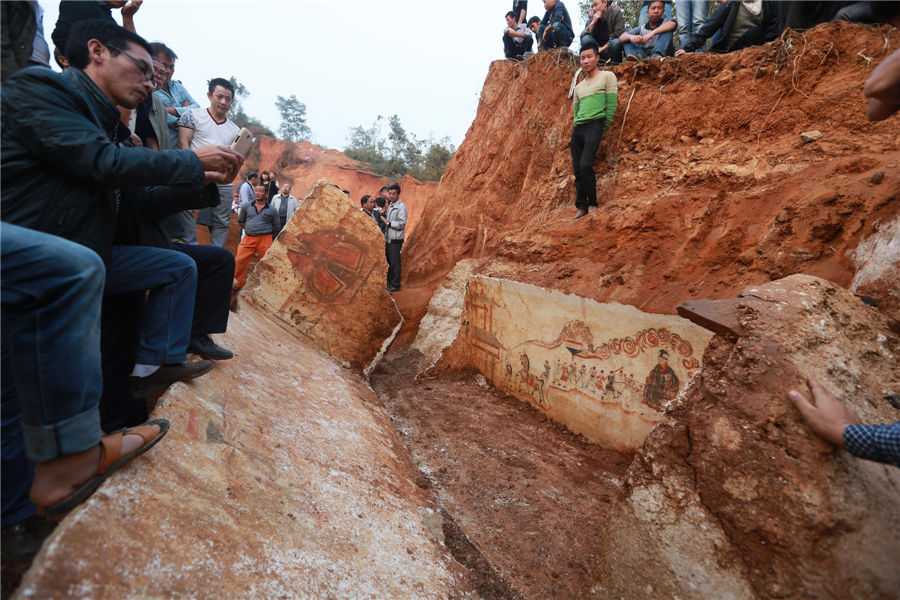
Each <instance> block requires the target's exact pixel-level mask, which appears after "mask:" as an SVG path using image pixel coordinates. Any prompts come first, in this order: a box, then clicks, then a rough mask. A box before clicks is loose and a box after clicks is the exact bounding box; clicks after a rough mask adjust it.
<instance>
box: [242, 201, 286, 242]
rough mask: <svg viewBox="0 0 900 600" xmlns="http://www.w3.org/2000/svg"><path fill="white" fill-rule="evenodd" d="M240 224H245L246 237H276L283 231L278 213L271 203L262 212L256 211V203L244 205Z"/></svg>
mask: <svg viewBox="0 0 900 600" xmlns="http://www.w3.org/2000/svg"><path fill="white" fill-rule="evenodd" d="M238 223H244V234H245V235H275V234H277V233H278V231H279V230H280V229H281V221H280V220H279V219H278V211H277V210H275V207H274V206H272V205H271V204H269V203H266V205H265V206H264V207H263V209H262V210H257V209H256V203H255V202H251V203H249V204H244V205H242V206H241V211H240V212H239V213H238Z"/></svg>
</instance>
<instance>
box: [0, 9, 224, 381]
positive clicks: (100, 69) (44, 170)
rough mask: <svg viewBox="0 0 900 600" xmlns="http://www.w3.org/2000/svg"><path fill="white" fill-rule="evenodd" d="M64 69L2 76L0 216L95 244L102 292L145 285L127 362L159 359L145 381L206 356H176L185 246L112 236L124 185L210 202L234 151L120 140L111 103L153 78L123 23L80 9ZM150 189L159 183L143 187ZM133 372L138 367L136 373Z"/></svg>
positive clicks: (182, 327)
mask: <svg viewBox="0 0 900 600" xmlns="http://www.w3.org/2000/svg"><path fill="white" fill-rule="evenodd" d="M66 54H67V56H68V57H69V60H70V62H71V64H72V65H73V68H71V69H69V70H67V71H66V72H65V73H63V74H62V75H58V74H55V73H52V72H50V71H48V70H46V69H37V68H30V69H24V70H23V71H20V72H19V73H17V74H16V75H14V76H13V77H11V78H10V79H9V80H7V82H6V83H5V84H4V85H3V88H2V119H3V123H2V125H3V127H2V151H0V152H2V165H3V190H2V213H3V220H5V221H8V222H11V223H15V224H18V225H21V226H24V227H29V228H32V229H37V230H39V231H44V232H46V233H51V234H54V235H59V236H61V237H64V238H66V239H70V240H72V241H75V242H78V243H81V244H83V245H85V246H87V247H89V248H91V249H92V250H94V251H96V252H97V253H98V254H99V255H100V257H101V258H103V260H104V262H105V263H106V265H107V280H106V294H118V293H127V292H131V291H139V290H144V289H150V290H151V292H150V295H149V302H148V303H147V304H146V306H145V307H144V310H143V312H142V317H141V323H142V332H141V337H142V343H141V348H140V350H139V352H138V357H137V362H138V363H139V364H143V365H147V370H148V371H152V370H153V367H154V366H160V365H161V366H162V367H161V368H160V369H157V370H156V372H152V373H150V375H149V377H146V378H145V383H146V384H147V385H152V386H158V385H161V384H162V383H163V382H171V381H173V380H178V379H184V378H190V377H194V376H197V375H199V374H202V373H203V372H205V370H208V369H209V368H211V366H212V365H211V364H210V363H208V362H206V364H203V363H204V362H205V361H201V362H200V363H199V364H182V363H183V361H184V360H185V350H186V347H187V343H188V337H189V334H190V328H191V311H190V310H185V309H184V307H185V306H190V307H192V306H193V304H194V288H195V286H196V267H195V265H194V261H192V260H191V259H190V258H189V257H187V256H185V255H184V254H181V253H178V252H174V251H171V250H158V249H151V248H144V247H135V246H114V245H113V243H112V242H113V236H114V231H115V221H116V218H117V217H116V215H117V212H118V210H119V208H120V207H121V204H122V203H123V202H126V201H132V200H130V197H131V195H129V194H126V193H123V190H124V189H126V188H127V187H135V186H144V185H174V186H177V187H176V188H172V189H170V191H169V192H168V193H172V194H175V195H176V196H177V198H178V199H179V200H178V202H179V203H180V204H181V207H182V208H192V207H203V206H207V205H208V203H209V198H208V196H207V195H206V192H205V189H204V184H205V183H208V182H216V181H227V180H230V179H231V178H233V177H234V175H235V171H236V169H237V168H239V166H240V163H241V158H240V156H239V155H237V154H236V153H234V152H232V151H231V150H230V149H227V148H222V147H216V146H211V147H207V148H199V149H197V150H196V151H190V150H169V151H165V152H154V151H151V150H148V149H145V148H133V147H127V146H125V145H123V144H121V141H122V140H123V139H124V138H125V137H126V135H127V130H125V131H123V127H122V126H121V123H120V121H119V110H118V108H116V106H117V105H118V106H123V107H125V108H133V107H134V106H136V105H137V104H138V103H139V102H140V101H141V100H143V99H144V98H145V97H146V96H147V94H149V93H150V92H151V91H152V89H153V87H152V84H151V80H152V77H153V70H152V67H151V66H150V65H151V57H150V53H149V48H148V46H147V43H146V42H145V41H144V40H143V39H142V38H140V37H139V36H137V35H136V34H133V33H130V32H128V31H126V30H124V29H122V28H121V27H119V26H117V25H115V24H113V23H108V22H104V21H86V22H83V23H81V24H79V25H78V26H76V28H75V29H73V31H72V33H71V35H70V43H69V46H68V47H67V50H66ZM153 193H157V192H153ZM137 374H141V373H137Z"/></svg>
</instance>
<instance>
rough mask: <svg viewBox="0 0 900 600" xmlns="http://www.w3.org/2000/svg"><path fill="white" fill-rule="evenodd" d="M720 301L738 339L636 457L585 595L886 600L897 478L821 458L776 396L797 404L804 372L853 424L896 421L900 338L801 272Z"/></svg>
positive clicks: (825, 447)
mask: <svg viewBox="0 0 900 600" xmlns="http://www.w3.org/2000/svg"><path fill="white" fill-rule="evenodd" d="M728 306H729V307H730V310H732V311H734V313H735V315H734V316H733V317H730V318H729V321H733V320H734V319H735V318H736V319H738V320H739V321H740V324H741V330H742V332H741V334H740V337H738V338H736V339H732V340H729V339H726V338H725V337H721V336H717V337H716V338H714V339H713V341H712V342H711V343H710V344H709V346H708V347H707V350H706V353H705V355H704V357H703V362H704V365H703V372H702V374H701V377H699V378H698V380H697V384H696V385H693V386H692V387H691V388H690V389H689V390H688V392H687V393H686V395H685V396H683V397H682V398H681V399H679V401H676V402H675V403H673V405H672V406H670V407H669V409H668V410H667V411H666V415H665V418H664V420H663V421H662V423H660V424H659V425H657V427H656V428H655V429H654V430H653V432H652V433H651V434H650V436H649V437H648V439H647V441H646V443H645V444H644V445H643V446H642V447H641V448H640V450H639V451H638V453H637V455H636V457H635V461H634V462H633V463H632V465H631V467H630V469H629V471H628V476H627V479H626V502H625V503H623V504H621V505H620V506H619V507H618V510H617V511H616V513H615V514H614V515H612V517H611V520H610V525H611V527H610V530H609V536H608V537H606V538H604V540H603V543H602V549H601V551H600V553H599V557H598V560H597V564H596V567H595V571H594V579H595V582H596V583H595V586H594V588H593V590H592V594H591V597H593V598H610V597H616V598H619V597H621V598H626V599H629V598H646V597H648V596H650V595H652V596H655V597H676V596H677V597H681V598H712V597H715V598H798V599H799V598H834V599H839V598H890V597H895V596H896V594H897V591H898V590H900V570H898V569H897V561H896V557H897V556H898V555H900V537H898V536H897V535H895V532H896V531H898V530H900V506H898V503H897V490H898V489H900V469H897V468H895V467H891V466H886V465H881V464H877V463H873V462H869V461H865V460H860V459H857V458H855V457H853V456H851V455H850V454H848V453H847V452H845V451H839V450H835V449H834V448H833V447H832V446H830V445H829V444H828V443H826V442H824V441H822V440H821V439H819V438H818V437H816V436H815V435H814V434H812V433H811V431H810V429H809V428H808V427H807V426H806V425H805V423H803V421H802V420H801V418H800V416H799V413H798V412H797V410H796V409H795V408H794V406H793V404H792V403H791V402H790V400H788V398H787V396H786V393H787V391H788V390H789V389H799V390H801V391H803V392H804V393H806V394H807V395H809V391H808V389H807V387H806V383H805V381H804V378H805V377H806V376H813V377H815V378H816V379H817V380H818V381H819V382H820V383H822V384H823V385H824V386H825V387H826V388H827V389H829V390H830V391H831V392H832V393H834V394H835V395H836V396H837V397H839V398H841V399H842V400H843V401H845V402H846V403H847V404H849V405H850V406H852V407H853V408H854V409H855V410H856V411H857V412H858V413H859V415H860V417H861V418H862V420H863V422H865V423H889V422H893V421H896V420H897V419H898V417H900V413H898V411H897V410H896V409H894V408H892V407H891V406H890V404H889V402H888V400H887V399H886V396H887V395H890V394H896V393H898V391H900V359H898V357H900V338H898V337H897V336H895V335H893V334H891V333H890V332H889V331H888V329H887V323H886V320H885V318H884V316H883V315H881V314H879V312H878V311H877V310H875V309H874V308H872V307H869V306H866V305H864V304H863V303H862V302H860V300H859V299H858V298H856V297H855V296H854V295H852V294H851V293H849V292H847V291H846V290H843V289H841V288H839V287H837V286H835V285H834V284H832V283H829V282H826V281H824V280H821V279H817V278H815V277H810V276H805V275H795V276H791V277H788V278H786V279H783V280H779V281H775V282H772V283H770V284H767V285H763V286H754V287H749V288H747V289H745V290H744V291H743V292H742V293H741V295H740V297H739V298H738V300H737V302H736V303H730V302H729V303H728ZM725 310H726V311H727V310H729V308H726V309H725ZM636 573H640V580H641V583H642V585H641V586H635V585H634V574H636ZM650 590H652V592H650Z"/></svg>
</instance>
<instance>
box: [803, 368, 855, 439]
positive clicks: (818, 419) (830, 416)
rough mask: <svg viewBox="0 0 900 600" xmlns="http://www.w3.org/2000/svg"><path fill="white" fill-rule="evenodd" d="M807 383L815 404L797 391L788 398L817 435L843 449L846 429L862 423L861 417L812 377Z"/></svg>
mask: <svg viewBox="0 0 900 600" xmlns="http://www.w3.org/2000/svg"><path fill="white" fill-rule="evenodd" d="M806 381H807V383H809V389H810V390H812V395H813V399H814V400H815V402H816V403H815V404H812V403H811V402H810V401H809V400H808V399H807V398H806V396H804V395H803V394H801V393H800V392H798V391H797V390H791V391H789V392H788V397H789V398H790V399H791V402H793V403H794V406H796V407H797V410H799V411H800V414H801V415H802V416H803V420H804V421H806V424H807V425H809V426H810V428H811V429H812V430H813V432H815V434H816V435H818V436H819V437H821V438H822V439H824V440H826V441H828V442H831V443H832V444H834V445H835V446H838V447H839V448H843V447H844V429H846V427H847V426H848V425H855V424H858V423H860V422H861V421H860V419H859V416H858V415H857V414H856V412H854V411H853V409H852V408H848V407H846V406H844V404H843V403H842V402H841V401H840V400H838V399H837V398H835V397H834V396H832V395H831V394H830V393H829V392H828V390H826V389H825V388H823V387H822V386H821V385H819V382H818V381H816V380H815V379H813V378H812V377H809V378H807V380H806Z"/></svg>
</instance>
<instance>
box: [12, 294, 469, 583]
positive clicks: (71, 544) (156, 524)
mask: <svg viewBox="0 0 900 600" xmlns="http://www.w3.org/2000/svg"><path fill="white" fill-rule="evenodd" d="M220 340H221V343H222V344H223V345H224V346H227V347H228V348H231V349H232V350H234V353H235V358H234V359H232V360H229V361H222V362H218V363H217V364H216V368H215V369H213V370H212V371H211V372H210V373H209V374H207V375H205V376H203V377H201V378H199V379H196V380H194V381H191V382H189V383H179V384H176V385H174V386H172V387H171V388H170V389H169V391H168V392H167V393H166V394H165V395H164V396H163V397H162V398H161V399H160V402H159V405H158V408H157V411H156V414H155V416H159V417H165V418H167V419H169V420H170V422H171V424H172V425H171V430H170V431H169V434H168V435H167V436H166V437H165V439H163V440H162V441H161V442H160V443H159V445H157V446H156V447H155V448H153V449H152V450H151V451H150V452H148V453H147V454H146V455H144V456H142V457H140V458H138V459H136V460H135V461H133V462H132V463H131V464H130V465H128V466H127V467H125V468H123V469H122V470H120V471H118V472H116V473H114V474H113V475H112V476H111V477H110V479H109V480H107V482H106V483H105V484H104V485H103V486H102V487H101V488H100V489H99V490H98V491H97V492H96V493H95V494H94V495H93V496H92V497H91V498H90V499H89V500H88V501H87V502H86V503H84V504H83V505H82V506H81V507H79V508H77V509H76V510H75V511H74V512H73V513H71V514H70V515H69V516H68V517H67V518H66V519H65V520H64V521H63V522H62V523H61V524H60V526H59V527H58V528H57V530H56V532H55V533H54V534H53V536H52V537H51V538H50V539H49V540H48V542H47V543H46V544H45V545H44V548H43V550H42V552H41V554H40V555H39V556H38V558H37V560H36V562H35V563H34V565H33V567H32V569H31V570H30V571H29V573H28V574H27V575H26V577H25V579H24V581H23V583H22V586H21V588H20V590H19V592H18V597H19V598H45V599H63V598H336V599H356V598H453V597H459V598H470V597H473V596H472V595H471V594H472V593H473V590H472V587H471V585H470V583H469V579H468V574H467V573H466V572H465V571H464V570H463V568H462V567H460V566H459V565H458V564H457V563H456V562H455V561H454V560H453V559H452V557H451V556H450V554H449V552H448V551H447V549H446V548H444V547H442V546H441V544H440V542H439V540H440V536H441V532H440V529H439V515H440V512H439V510H440V507H439V506H438V505H437V504H436V503H435V502H434V501H433V500H432V499H431V498H430V496H429V495H428V493H427V492H425V491H422V490H421V488H419V487H418V486H417V485H416V484H415V479H416V477H417V471H416V470H415V468H414V467H413V466H412V463H411V462H410V460H409V457H408V455H407V453H406V449H405V448H404V446H403V443H402V442H401V441H400V439H399V438H398V435H397V433H396V431H395V430H394V428H393V426H392V424H391V421H390V418H389V417H388V415H387V413H386V411H385V410H384V408H383V407H382V405H381V403H380V402H379V400H378V398H377V397H376V396H375V394H374V392H373V391H372V390H371V389H370V388H369V387H368V386H367V385H366V382H365V381H364V380H363V378H362V377H361V376H360V375H359V374H357V373H353V372H351V371H348V370H346V369H342V368H341V367H340V366H338V365H337V364H335V362H334V361H332V360H330V359H329V358H327V357H326V356H324V355H323V354H322V353H321V352H319V351H317V350H315V349H314V348H312V347H309V346H307V345H305V344H304V343H303V342H301V341H300V340H297V339H296V338H295V337H293V336H291V335H290V334H289V333H287V332H286V331H285V330H284V329H283V328H282V327H280V326H279V325H277V324H276V323H274V322H273V321H272V320H271V318H270V316H268V315H264V314H262V313H261V312H260V311H259V310H257V309H256V308H254V307H252V306H243V307H242V309H241V310H240V311H238V312H237V313H236V314H234V315H232V316H231V318H230V319H229V322H228V332H227V333H225V334H222V335H221V336H220ZM435 515H438V517H435Z"/></svg>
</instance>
